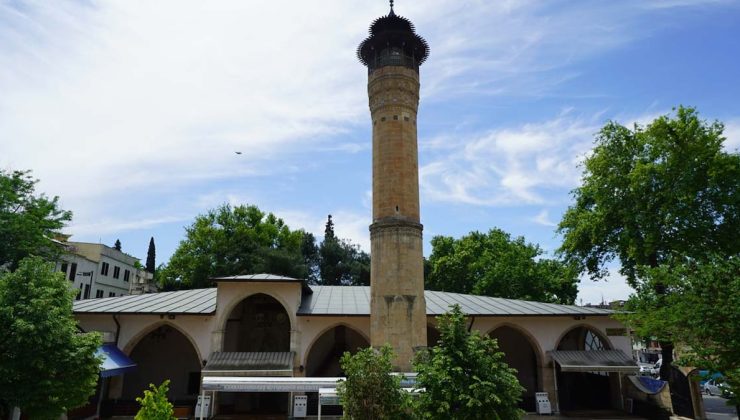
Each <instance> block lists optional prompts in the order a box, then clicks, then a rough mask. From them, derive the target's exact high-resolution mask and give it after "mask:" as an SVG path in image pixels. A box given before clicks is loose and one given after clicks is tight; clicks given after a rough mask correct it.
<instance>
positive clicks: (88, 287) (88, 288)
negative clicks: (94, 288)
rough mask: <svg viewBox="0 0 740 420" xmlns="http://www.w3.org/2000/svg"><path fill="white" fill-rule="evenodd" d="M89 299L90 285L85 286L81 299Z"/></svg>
mask: <svg viewBox="0 0 740 420" xmlns="http://www.w3.org/2000/svg"><path fill="white" fill-rule="evenodd" d="M89 298H90V285H89V284H86V285H85V293H84V294H83V299H89Z"/></svg>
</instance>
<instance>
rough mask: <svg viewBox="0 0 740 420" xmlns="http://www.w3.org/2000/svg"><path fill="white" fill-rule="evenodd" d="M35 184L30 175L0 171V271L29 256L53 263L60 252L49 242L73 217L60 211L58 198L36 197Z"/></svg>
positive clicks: (28, 173)
mask: <svg viewBox="0 0 740 420" xmlns="http://www.w3.org/2000/svg"><path fill="white" fill-rule="evenodd" d="M37 182H38V181H37V180H35V179H33V178H32V177H31V175H30V171H12V172H6V171H3V170H2V169H0V238H2V239H0V267H7V268H9V269H10V270H13V269H15V268H16V267H17V266H18V262H19V261H20V260H21V259H23V258H25V257H27V256H29V255H39V256H43V257H46V258H49V259H52V258H55V257H56V256H58V255H59V253H60V252H61V249H60V247H58V246H56V245H54V244H53V243H52V241H51V239H52V238H54V237H55V236H57V235H59V234H60V230H61V229H62V228H63V227H64V225H65V224H66V223H67V222H69V221H70V220H72V213H71V212H69V211H65V210H62V209H60V208H59V197H53V198H47V197H46V196H44V195H43V194H41V195H36V194H35V187H36V183H37Z"/></svg>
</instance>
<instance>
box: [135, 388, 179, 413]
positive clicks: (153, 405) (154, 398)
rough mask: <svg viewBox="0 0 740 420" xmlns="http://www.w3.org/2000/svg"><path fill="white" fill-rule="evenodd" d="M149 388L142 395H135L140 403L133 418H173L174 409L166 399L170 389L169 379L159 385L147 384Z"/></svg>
mask: <svg viewBox="0 0 740 420" xmlns="http://www.w3.org/2000/svg"><path fill="white" fill-rule="evenodd" d="M149 388H150V390H145V391H144V397H143V398H142V397H136V402H138V403H139V404H140V405H141V408H140V409H139V412H138V413H136V417H134V419H135V420H175V419H176V417H175V410H174V409H173V407H172V403H171V402H170V401H169V400H168V399H167V393H168V392H169V390H170V380H169V379H167V380H165V381H164V382H162V384H161V385H160V386H154V384H149Z"/></svg>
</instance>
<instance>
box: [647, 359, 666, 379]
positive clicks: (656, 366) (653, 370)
mask: <svg viewBox="0 0 740 420" xmlns="http://www.w3.org/2000/svg"><path fill="white" fill-rule="evenodd" d="M662 364H663V359H658V361H657V362H655V364H654V365H653V367H652V368H650V375H652V376H653V377H656V378H657V377H658V376H659V375H660V365H662Z"/></svg>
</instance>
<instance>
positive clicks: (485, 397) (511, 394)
mask: <svg viewBox="0 0 740 420" xmlns="http://www.w3.org/2000/svg"><path fill="white" fill-rule="evenodd" d="M438 325H439V333H440V339H439V342H438V344H437V346H434V347H430V348H429V349H427V350H426V351H424V352H420V353H417V357H416V359H415V360H414V368H415V369H416V371H417V377H416V381H417V386H418V387H419V388H423V389H424V392H422V393H420V395H419V398H418V400H417V401H416V405H417V409H418V413H419V414H420V415H421V416H422V417H423V418H426V419H440V420H442V419H445V420H446V419H481V420H483V419H486V420H487V419H497V420H510V419H517V418H520V417H521V416H522V415H523V414H524V413H523V412H522V411H521V410H520V409H519V408H518V403H519V401H520V400H521V394H522V392H523V388H522V387H521V385H519V381H518V380H517V378H516V371H515V370H514V369H511V368H510V367H509V366H508V365H507V364H506V363H505V362H504V361H503V359H504V354H503V353H501V352H500V351H499V349H498V344H497V343H496V340H494V339H491V338H488V337H484V336H481V335H480V334H479V333H478V332H477V331H473V332H469V331H468V330H467V327H466V325H465V315H464V314H463V313H462V311H461V310H460V306H458V305H455V306H453V307H452V310H451V311H450V312H448V313H447V314H445V315H442V316H440V317H439V318H438Z"/></svg>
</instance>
